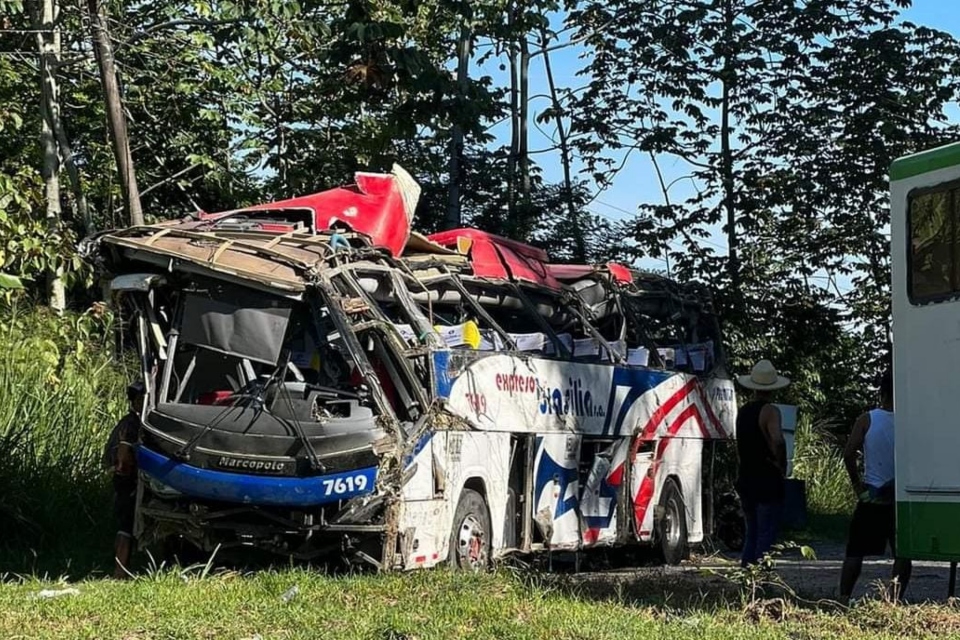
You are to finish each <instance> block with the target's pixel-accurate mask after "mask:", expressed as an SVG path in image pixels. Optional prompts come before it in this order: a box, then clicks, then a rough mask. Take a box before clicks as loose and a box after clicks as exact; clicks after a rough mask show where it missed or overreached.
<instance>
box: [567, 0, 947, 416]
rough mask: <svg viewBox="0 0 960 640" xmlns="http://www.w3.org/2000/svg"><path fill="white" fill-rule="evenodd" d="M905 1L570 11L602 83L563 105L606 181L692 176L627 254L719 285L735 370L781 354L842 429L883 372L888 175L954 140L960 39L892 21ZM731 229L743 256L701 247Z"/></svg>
mask: <svg viewBox="0 0 960 640" xmlns="http://www.w3.org/2000/svg"><path fill="white" fill-rule="evenodd" d="M904 4H905V3H903V2H899V1H891V0H828V1H825V2H817V3H799V2H797V3H795V2H747V1H745V0H729V1H726V2H712V3H703V2H695V1H690V2H687V1H682V2H673V3H668V4H666V5H663V6H662V7H660V8H659V9H658V10H657V11H652V10H651V6H652V5H651V4H650V3H645V2H634V1H633V0H613V1H606V0H605V1H603V2H584V3H579V4H578V6H577V9H576V10H574V11H572V12H570V14H569V15H568V24H569V25H570V26H571V28H573V29H575V30H576V31H577V33H578V34H579V36H580V37H583V38H585V39H586V41H587V43H588V44H587V46H588V49H589V56H588V58H587V59H588V63H587V66H586V68H585V69H584V72H585V73H584V75H586V76H587V77H588V78H589V83H588V85H587V87H586V89H585V90H584V91H583V92H580V93H573V92H570V93H569V94H568V98H567V99H568V102H569V105H570V106H569V110H570V114H571V115H570V118H571V123H572V126H571V131H572V134H573V141H574V144H575V145H576V146H577V148H578V149H579V151H580V153H581V155H582V156H583V158H584V162H585V163H586V166H587V170H588V171H589V172H590V173H591V174H592V175H593V176H594V177H595V178H596V179H597V180H598V182H599V183H600V184H606V183H609V181H610V180H612V179H613V176H615V175H617V173H618V171H619V168H620V167H622V166H623V162H622V157H623V156H624V154H625V153H626V154H629V153H632V152H636V153H641V154H644V155H646V156H647V157H649V158H650V159H652V160H653V161H655V162H656V163H657V171H659V167H660V166H664V167H666V166H671V167H674V168H676V167H680V169H675V170H677V171H680V172H681V173H680V175H681V178H682V179H681V178H678V179H676V180H673V182H671V185H672V184H682V185H687V184H692V185H694V187H693V188H692V189H687V193H688V194H689V195H685V196H684V197H678V196H677V195H676V194H675V192H673V193H672V192H671V186H670V185H667V184H665V185H664V193H663V199H662V201H661V202H648V203H641V206H640V208H639V209H640V214H641V215H640V217H639V218H638V219H637V220H635V221H633V222H632V224H631V225H630V228H629V232H630V235H631V236H632V237H634V238H635V239H636V245H635V247H634V249H633V253H634V255H652V256H662V257H667V258H668V259H669V260H670V263H671V266H672V271H673V272H674V274H675V275H677V276H679V277H680V278H681V279H701V280H703V281H705V282H707V283H708V284H710V285H711V286H712V287H713V288H714V290H715V291H716V292H717V303H718V306H719V307H720V309H721V310H722V315H723V317H724V319H725V324H726V326H727V327H728V329H729V334H730V337H731V349H730V352H731V353H732V354H733V355H734V362H733V365H734V368H735V369H737V370H744V369H746V368H748V367H749V366H750V365H751V364H752V362H754V361H755V360H757V359H759V358H762V357H766V358H771V359H773V360H774V362H775V363H776V364H777V365H778V366H779V367H781V368H782V369H783V370H785V371H786V372H787V374H788V375H791V376H792V377H793V378H794V379H796V380H797V381H798V382H799V385H798V387H797V389H796V391H795V394H796V396H797V401H798V402H799V403H800V404H801V405H803V406H804V407H805V408H806V409H808V410H812V411H813V412H814V413H815V414H816V415H817V416H824V417H831V418H835V419H838V420H840V421H842V422H843V423H846V422H847V421H848V420H849V419H850V418H851V414H852V413H853V412H855V411H856V410H857V409H858V405H860V403H862V401H863V400H864V399H865V398H864V395H865V391H866V390H867V389H868V388H869V381H870V380H871V378H872V376H873V375H875V374H876V373H877V372H878V371H879V369H880V368H881V367H883V366H884V365H886V364H888V357H889V356H888V353H889V313H890V311H889V258H888V256H889V242H888V240H887V238H886V237H885V235H884V230H885V225H887V224H888V223H889V208H888V184H887V179H886V174H887V167H889V165H890V163H891V161H892V160H893V159H894V158H896V157H897V156H900V155H903V154H905V153H907V152H910V151H912V150H917V149H921V148H926V147H929V146H933V145H936V144H938V143H941V142H943V141H945V140H949V139H955V138H956V137H957V135H958V133H960V130H958V127H957V126H956V125H953V124H950V123H949V121H948V118H947V115H946V113H947V108H948V107H949V105H950V104H951V103H952V102H955V100H956V98H957V96H958V93H960V91H958V87H960V75H958V65H957V63H956V60H957V59H958V57H960V42H958V41H957V39H956V38H954V37H953V36H950V35H949V34H945V33H943V32H939V31H935V30H932V29H929V28H925V27H919V26H917V25H913V24H910V23H896V19H897V17H898V12H899V9H900V8H901V7H902V6H903V5H904ZM598 25H603V27H602V28H599V29H598V28H597V27H598ZM865 70H867V71H865ZM893 123H896V124H893ZM718 228H722V233H723V236H724V237H725V239H726V241H727V245H728V246H729V247H731V251H729V252H724V251H723V250H722V249H721V250H720V251H718V250H717V249H716V248H714V246H713V244H712V243H711V242H710V241H709V240H707V239H708V238H709V235H710V232H711V231H716V230H717V229H718ZM705 240H707V241H706V242H705ZM628 249H629V248H628ZM734 250H735V251H736V253H734ZM840 278H848V279H849V280H850V281H851V282H852V285H853V286H852V289H851V290H850V291H843V290H841V288H840V285H839V284H838V279H840Z"/></svg>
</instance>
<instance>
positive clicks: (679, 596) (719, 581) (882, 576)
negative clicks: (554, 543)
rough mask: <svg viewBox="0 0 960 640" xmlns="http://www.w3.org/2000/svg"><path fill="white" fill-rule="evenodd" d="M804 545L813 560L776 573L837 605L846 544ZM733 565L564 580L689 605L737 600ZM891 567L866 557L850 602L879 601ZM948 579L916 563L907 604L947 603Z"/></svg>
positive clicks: (597, 590) (720, 558)
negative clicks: (716, 599)
mask: <svg viewBox="0 0 960 640" xmlns="http://www.w3.org/2000/svg"><path fill="white" fill-rule="evenodd" d="M808 546H810V547H812V548H813V549H814V551H815V552H816V559H814V560H805V559H803V558H802V557H801V556H800V555H799V553H798V552H793V553H790V554H788V555H785V556H783V557H781V558H779V559H778V560H777V567H776V574H777V576H778V577H779V578H780V579H782V580H783V582H785V583H786V584H787V585H788V586H789V587H790V588H791V589H792V590H793V591H794V592H795V593H796V594H797V595H798V596H799V597H801V598H802V599H804V600H807V601H814V602H817V601H824V600H831V601H835V600H836V598H837V596H838V593H837V592H838V586H839V581H840V568H841V565H842V564H843V556H844V545H843V544H838V543H836V542H815V543H809V544H808ZM737 567H738V558H737V557H736V556H735V555H734V554H726V553H718V554H714V555H710V556H695V557H694V558H692V559H691V560H690V561H689V562H685V563H683V564H682V565H680V566H678V567H664V566H649V567H640V568H622V569H607V570H589V569H588V570H586V571H583V572H582V573H579V574H576V575H569V574H568V577H567V579H568V580H569V581H570V582H571V583H573V584H574V585H576V586H578V587H581V588H585V589H584V591H585V592H586V593H587V594H589V595H592V596H596V597H603V598H616V599H621V598H627V599H633V598H636V599H643V600H649V599H650V598H651V597H654V598H657V597H662V598H664V599H665V600H668V601H670V600H673V601H675V602H677V603H678V604H680V602H681V601H682V602H685V603H688V602H689V601H690V600H691V599H694V600H696V599H697V598H702V599H704V600H707V599H709V597H710V596H711V595H712V596H716V595H719V594H720V593H725V594H728V595H734V596H735V594H736V593H737V586H736V584H735V583H734V582H732V581H731V580H730V579H728V578H727V577H725V574H727V573H728V572H730V571H732V570H735V569H736V568H737ZM892 567H893V559H892V558H889V557H884V558H866V559H865V560H864V564H863V573H862V574H861V576H860V580H859V581H858V583H857V588H856V590H855V591H854V598H862V597H867V598H877V597H880V595H881V587H880V584H881V582H885V581H888V580H889V579H890V572H891V569H892ZM949 575H950V565H949V564H943V563H934V562H914V567H913V576H912V578H911V581H910V585H909V587H908V590H907V601H908V602H910V603H922V602H941V603H942V602H945V601H946V600H947V588H948V582H949Z"/></svg>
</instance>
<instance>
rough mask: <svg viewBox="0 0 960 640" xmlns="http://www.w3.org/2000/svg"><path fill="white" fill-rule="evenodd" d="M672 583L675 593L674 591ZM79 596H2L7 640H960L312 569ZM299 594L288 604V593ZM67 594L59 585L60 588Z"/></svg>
mask: <svg viewBox="0 0 960 640" xmlns="http://www.w3.org/2000/svg"><path fill="white" fill-rule="evenodd" d="M671 583H672V584H671ZM73 586H74V587H75V588H76V589H77V590H78V591H79V594H77V595H66V596H62V597H59V598H54V599H43V598H38V597H37V594H38V593H39V591H40V590H41V589H43V588H58V585H50V584H42V583H39V582H35V581H26V582H23V583H19V584H13V583H8V584H4V585H0V637H4V638H123V639H124V640H134V639H141V638H238V639H239V638H250V639H252V638H261V639H262V640H268V639H271V638H370V639H383V640H386V639H392V640H399V639H401V638H406V639H411V640H412V639H414V638H417V639H426V638H444V639H446V638H550V639H551V640H560V639H564V638H570V639H574V638H584V639H587V638H589V639H590V640H601V639H604V638H610V639H617V640H623V639H625V638H651V639H652V638H656V639H664V638H698V639H704V640H708V639H712V638H716V639H732V638H789V639H791V640H798V639H806V638H850V639H859V638H903V637H929V638H934V637H936V638H944V637H953V636H956V635H957V634H960V612H958V611H957V610H955V609H953V608H950V607H948V606H924V607H893V606H889V605H885V604H882V603H871V604H867V605H863V606H860V607H858V608H855V609H853V610H851V611H847V612H838V611H835V610H834V611H830V610H828V609H821V610H817V609H804V608H799V607H797V606H794V605H791V604H784V603H783V602H781V601H777V600H773V601H763V602H757V603H753V604H749V603H746V604H744V603H743V602H741V601H739V600H738V599H737V598H733V599H732V600H729V601H727V602H724V601H722V600H721V601H717V600H716V599H714V598H711V597H708V596H704V595H701V594H697V593H695V592H689V591H688V592H686V593H676V589H677V585H676V583H675V581H668V580H665V581H664V582H663V584H661V585H660V586H659V587H658V586H657V585H655V584H650V583H645V586H644V589H643V590H642V591H641V590H638V589H636V588H634V589H631V588H629V587H628V588H623V587H611V588H610V589H609V590H606V591H601V592H598V591H596V590H584V589H579V588H577V587H576V586H573V585H572V584H571V583H570V581H569V578H566V579H564V578H562V577H561V578H547V577H539V578H536V579H531V578H522V577H518V576H517V575H513V574H510V573H499V574H492V575H464V574H459V575H458V574H452V573H449V572H446V571H430V572H418V573H414V574H407V575H388V576H366V577H345V578H330V577H322V576H320V575H318V574H316V573H312V572H309V571H306V570H287V571H279V572H277V571H264V572H259V573H257V574H255V575H250V576H241V575H238V574H225V575H213V576H208V577H206V578H202V579H201V578H198V577H196V576H195V575H194V576H193V577H189V576H188V577H184V576H181V575H178V574H176V573H173V572H168V573H162V574H159V575H153V576H148V577H144V578H140V579H137V580H135V581H132V582H127V583H118V582H114V581H98V580H93V581H88V582H81V583H78V584H75V585H73ZM293 586H296V587H297V588H298V592H297V593H296V594H295V595H294V596H293V597H292V598H290V599H289V601H285V599H284V598H283V595H284V594H285V593H287V592H288V591H289V590H290V589H291V587H293ZM61 587H62V585H61Z"/></svg>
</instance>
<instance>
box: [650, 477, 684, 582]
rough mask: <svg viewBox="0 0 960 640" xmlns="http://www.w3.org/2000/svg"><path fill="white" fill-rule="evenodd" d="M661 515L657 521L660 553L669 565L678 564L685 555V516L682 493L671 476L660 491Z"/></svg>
mask: <svg viewBox="0 0 960 640" xmlns="http://www.w3.org/2000/svg"><path fill="white" fill-rule="evenodd" d="M660 506H661V507H662V508H663V515H662V516H661V517H660V522H659V523H657V533H658V537H659V538H660V553H661V555H662V556H663V561H664V562H665V563H667V564H669V565H676V564H680V562H681V561H682V560H684V559H685V558H686V557H687V516H686V513H687V512H686V509H685V508H684V506H683V494H681V493H680V487H679V486H677V481H676V480H674V479H673V478H668V479H667V482H666V484H664V485H663V491H662V492H661V493H660Z"/></svg>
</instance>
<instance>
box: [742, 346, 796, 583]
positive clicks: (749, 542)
mask: <svg viewBox="0 0 960 640" xmlns="http://www.w3.org/2000/svg"><path fill="white" fill-rule="evenodd" d="M737 381H738V382H739V383H740V385H741V386H742V387H745V388H747V389H750V390H752V391H753V392H754V397H753V399H752V400H751V401H750V402H748V403H747V404H745V405H744V406H742V407H740V409H739V411H738V412H737V453H738V454H739V458H740V465H739V474H738V477H737V493H739V494H740V502H741V505H742V506H743V517H744V521H745V528H746V532H745V534H744V540H743V554H742V556H741V559H740V564H741V566H743V567H746V566H749V565H752V564H756V563H757V562H759V561H760V560H761V559H763V557H764V555H765V554H766V553H767V552H768V551H770V548H771V547H772V546H773V544H774V543H775V542H776V539H777V534H778V533H779V529H780V516H781V513H782V511H783V494H784V479H785V478H786V472H787V447H786V443H785V441H784V439H783V431H782V429H781V424H780V410H779V409H777V407H776V405H774V404H773V402H772V400H773V392H774V391H777V390H778V389H783V388H785V387H787V386H788V385H789V384H790V380H788V379H787V378H784V377H783V376H781V375H779V374H778V373H777V370H776V368H774V366H773V364H771V363H770V361H769V360H761V361H760V362H758V363H757V364H756V365H754V367H753V371H752V372H751V373H750V375H749V376H740V377H739V378H738V379H737Z"/></svg>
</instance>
